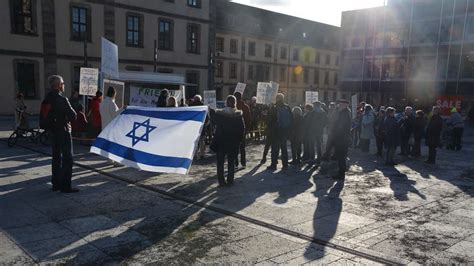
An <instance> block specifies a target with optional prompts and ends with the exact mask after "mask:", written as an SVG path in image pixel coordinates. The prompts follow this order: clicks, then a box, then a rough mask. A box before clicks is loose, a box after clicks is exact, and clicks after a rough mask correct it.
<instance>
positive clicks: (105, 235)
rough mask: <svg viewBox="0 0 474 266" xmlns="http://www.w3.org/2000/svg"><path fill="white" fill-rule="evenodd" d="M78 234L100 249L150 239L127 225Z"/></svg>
mask: <svg viewBox="0 0 474 266" xmlns="http://www.w3.org/2000/svg"><path fill="white" fill-rule="evenodd" d="M78 235H79V236H80V237H81V238H83V239H84V240H85V241H87V242H89V244H91V245H93V246H95V247H97V248H99V249H105V248H109V247H114V246H122V245H125V244H133V243H134V242H143V241H145V240H148V239H147V238H146V237H145V236H143V235H142V234H140V233H137V232H136V231H134V230H131V229H130V228H129V227H126V226H117V227H114V228H110V229H105V230H100V231H95V232H91V233H79V234H78Z"/></svg>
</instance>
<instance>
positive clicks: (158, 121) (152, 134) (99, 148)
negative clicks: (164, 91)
mask: <svg viewBox="0 0 474 266" xmlns="http://www.w3.org/2000/svg"><path fill="white" fill-rule="evenodd" d="M207 110H208V107H207V106H194V107H179V108H150V107H137V106H131V107H128V108H127V109H125V110H124V111H122V112H121V113H120V114H119V115H118V116H117V117H116V118H115V119H114V120H112V122H110V124H109V125H107V127H106V128H104V129H103V130H102V132H101V133H100V135H99V136H98V137H97V139H96V141H95V142H94V144H93V145H92V147H91V152H93V153H96V154H99V155H101V156H104V157H106V158H108V159H110V160H113V161H116V162H119V163H121V164H123V165H125V166H129V167H134V168H137V169H140V170H145V171H150V172H161V173H178V174H187V173H188V171H189V168H190V167H191V163H192V159H193V157H194V152H195V150H196V147H197V144H198V142H199V137H200V135H201V131H202V128H203V126H204V121H205V119H206V115H207Z"/></svg>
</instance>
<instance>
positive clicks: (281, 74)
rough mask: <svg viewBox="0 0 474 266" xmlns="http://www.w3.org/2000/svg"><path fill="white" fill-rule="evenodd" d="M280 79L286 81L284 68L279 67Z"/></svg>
mask: <svg viewBox="0 0 474 266" xmlns="http://www.w3.org/2000/svg"><path fill="white" fill-rule="evenodd" d="M280 81H286V68H284V67H282V68H280Z"/></svg>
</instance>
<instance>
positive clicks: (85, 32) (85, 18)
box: [71, 6, 91, 41]
mask: <svg viewBox="0 0 474 266" xmlns="http://www.w3.org/2000/svg"><path fill="white" fill-rule="evenodd" d="M71 13H72V16H71V39H72V40H75V41H83V40H84V38H87V40H88V41H90V40H91V28H90V14H89V10H88V9H87V8H85V7H79V6H73V7H72V10H71Z"/></svg>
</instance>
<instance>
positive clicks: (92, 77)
mask: <svg viewBox="0 0 474 266" xmlns="http://www.w3.org/2000/svg"><path fill="white" fill-rule="evenodd" d="M98 84H99V70H98V69H97V68H86V67H81V74H80V78H79V94H80V95H87V96H95V93H96V92H97V87H98Z"/></svg>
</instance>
